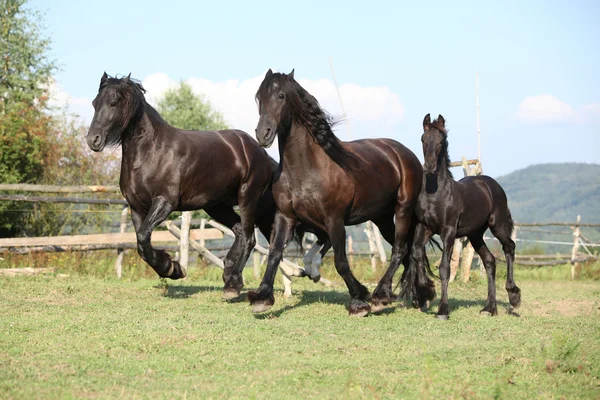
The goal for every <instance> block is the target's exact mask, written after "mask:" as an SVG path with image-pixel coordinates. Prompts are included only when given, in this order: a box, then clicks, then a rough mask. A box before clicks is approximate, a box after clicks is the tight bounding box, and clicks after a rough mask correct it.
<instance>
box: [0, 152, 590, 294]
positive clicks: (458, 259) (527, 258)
mask: <svg viewBox="0 0 600 400" xmlns="http://www.w3.org/2000/svg"><path fill="white" fill-rule="evenodd" d="M451 165H452V166H462V167H463V170H464V173H465V175H467V176H468V175H477V174H480V173H481V164H480V163H479V161H478V160H467V159H466V158H464V157H463V160H462V161H461V162H453V163H452V164H451ZM0 191H9V192H10V191H26V192H38V193H55V194H56V193H68V194H98V193H118V194H120V189H119V188H118V187H117V186H51V185H28V184H15V185H13V184H0ZM2 200H6V201H23V202H34V203H37V202H43V203H74V204H104V205H122V206H124V207H123V209H122V212H121V216H120V220H119V225H118V226H119V229H120V232H119V233H105V234H90V235H73V236H55V237H45V238H8V239H0V252H3V251H12V252H16V253H21V254H23V253H29V252H50V251H92V250H105V249H116V250H117V259H116V261H115V272H116V274H117V276H119V277H120V276H121V274H122V262H123V255H124V251H125V250H126V249H134V248H136V237H135V233H134V232H127V226H128V218H129V217H128V215H129V210H128V208H127V202H126V201H125V200H123V199H122V198H119V199H98V198H83V197H49V196H29V195H22V194H12V195H8V194H2V193H0V201H2ZM163 225H164V226H165V227H166V228H167V229H168V230H167V231H156V232H154V233H153V235H152V241H153V243H155V244H153V245H154V246H155V247H156V248H158V249H166V250H171V251H178V252H179V257H180V259H179V261H180V263H181V265H182V268H185V269H187V267H188V260H189V248H190V247H191V248H192V249H193V250H194V251H197V252H198V253H199V255H201V256H202V257H204V258H205V259H207V260H208V261H210V262H211V263H212V264H213V265H215V266H218V267H220V268H223V262H222V260H221V259H220V258H219V257H217V256H216V255H215V254H214V253H213V252H211V250H209V249H208V248H207V247H206V241H207V240H219V239H222V238H223V237H224V236H230V237H232V236H233V233H232V232H231V230H229V229H228V228H227V227H225V226H223V225H220V224H218V223H217V222H216V221H208V220H191V214H190V213H188V212H185V213H183V214H182V218H181V220H180V221H167V222H165V223H164V224H163ZM191 225H200V229H191V230H190V226H191ZM206 225H209V226H211V228H207V227H206ZM178 226H180V228H179V227H178ZM547 226H564V227H570V228H571V230H572V231H573V241H572V242H556V241H547V242H548V243H558V244H563V245H566V244H571V245H572V249H571V253H570V254H559V255H552V256H546V255H542V256H531V255H520V254H517V255H516V260H517V263H519V264H522V265H536V266H550V265H558V264H564V263H565V262H571V264H572V271H571V275H572V277H573V278H575V274H576V270H577V269H578V268H579V264H580V263H582V262H587V261H595V260H597V259H598V258H597V256H596V255H594V254H592V252H591V251H590V248H594V247H599V246H600V244H596V243H592V241H590V240H589V239H588V238H586V237H585V235H583V234H582V232H581V228H582V227H600V224H592V223H581V218H580V217H579V216H578V217H577V221H576V222H575V223H568V222H548V223H515V231H514V233H513V239H514V240H516V241H517V242H519V241H523V242H528V240H525V239H520V238H518V237H517V232H518V230H519V229H521V228H522V227H547ZM364 233H365V235H366V237H367V244H368V247H369V250H368V251H360V250H356V249H355V245H356V243H353V240H352V237H351V236H349V237H348V240H347V242H348V243H347V245H348V254H349V255H350V256H353V255H354V256H355V255H366V256H369V257H370V261H371V266H372V269H373V271H375V269H376V264H377V262H378V260H379V262H381V263H382V264H384V265H385V264H386V263H387V255H386V252H385V249H384V246H383V241H382V238H381V234H380V232H379V230H378V229H377V227H376V226H375V225H374V224H372V223H371V222H368V223H367V224H366V225H365V229H364ZM486 239H494V238H486ZM173 242H177V245H173V244H170V243H173ZM530 242H534V243H544V241H530ZM463 245H464V246H463ZM580 249H583V250H585V251H586V253H587V254H585V253H581V252H580ZM330 253H331V252H330ZM254 254H255V255H254V256H253V261H254V270H255V275H258V271H259V267H260V265H261V264H262V263H264V261H265V259H266V255H267V254H268V249H267V248H265V247H263V246H261V245H260V244H258V241H257V245H256V247H255V252H254ZM261 255H262V258H261ZM284 255H285V256H286V257H290V256H297V257H302V255H301V254H292V253H291V252H290V251H289V250H286V254H284ZM474 257H475V255H474V251H473V249H472V247H471V246H470V245H469V244H468V243H466V241H465V240H464V239H457V241H456V242H455V246H454V252H453V255H452V263H451V280H454V279H455V277H456V274H457V272H458V267H459V263H460V264H461V265H462V268H461V270H462V272H461V279H462V280H463V281H468V279H469V274H470V269H471V265H472V262H473V259H474ZM261 259H262V261H261ZM302 270H303V268H302V267H300V266H299V265H297V264H296V263H294V262H292V261H290V260H289V259H288V258H286V259H284V261H283V262H282V263H281V271H282V275H283V280H284V286H285V288H286V295H288V294H291V279H290V277H292V276H298V275H301V274H302ZM481 270H482V273H483V269H481ZM322 282H323V283H324V284H330V282H329V281H327V280H324V279H322Z"/></svg>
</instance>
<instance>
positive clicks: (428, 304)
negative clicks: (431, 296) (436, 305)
mask: <svg viewBox="0 0 600 400" xmlns="http://www.w3.org/2000/svg"><path fill="white" fill-rule="evenodd" d="M430 305H431V303H430V302H429V300H427V301H426V302H425V304H423V305H421V306H420V307H419V310H420V311H421V312H427V311H429V306H430Z"/></svg>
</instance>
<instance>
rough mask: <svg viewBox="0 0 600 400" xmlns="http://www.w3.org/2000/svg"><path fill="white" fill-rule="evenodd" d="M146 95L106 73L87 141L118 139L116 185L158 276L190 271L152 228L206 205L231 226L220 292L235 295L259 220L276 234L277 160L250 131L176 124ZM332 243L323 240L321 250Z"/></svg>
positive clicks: (97, 144)
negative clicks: (158, 242)
mask: <svg viewBox="0 0 600 400" xmlns="http://www.w3.org/2000/svg"><path fill="white" fill-rule="evenodd" d="M144 93H145V90H144V88H143V87H142V85H141V84H140V83H137V82H134V81H133V80H131V79H130V77H129V76H127V77H125V78H122V79H118V78H112V77H109V76H108V75H107V74H106V73H104V75H102V78H101V80H100V88H99V90H98V95H97V96H96V98H95V99H94V101H93V102H92V104H93V106H94V109H95V112H94V118H93V119H92V123H91V125H90V129H89V132H88V134H87V143H88V145H89V147H90V148H91V149H92V150H94V151H102V150H103V149H104V147H105V146H106V145H119V144H120V145H121V147H122V150H123V156H122V162H121V177H120V182H119V185H120V188H121V192H122V193H123V196H124V197H125V199H126V200H127V202H128V203H129V206H130V208H131V219H132V221H133V225H134V227H135V231H136V233H137V242H138V252H139V254H140V256H141V257H142V258H143V259H144V261H146V262H147V263H148V264H149V265H150V266H151V267H152V268H153V269H154V270H155V271H156V273H157V274H158V275H159V276H161V277H163V278H171V279H179V278H183V277H184V276H185V273H184V271H182V269H181V266H180V265H179V263H178V262H177V261H175V260H172V259H171V256H169V254H167V253H166V252H164V251H162V250H155V249H154V248H152V245H151V243H150V238H151V234H152V231H153V230H154V229H155V228H156V227H157V226H158V225H159V224H160V223H161V222H163V221H164V220H165V219H166V218H167V216H168V215H169V214H170V213H171V212H172V211H190V210H198V209H204V210H205V211H206V213H207V214H208V215H209V216H210V217H212V218H214V219H215V220H217V221H218V222H220V223H222V224H223V225H226V226H227V227H229V228H230V229H231V230H232V231H233V232H234V234H235V241H234V243H233V245H232V246H231V249H230V250H229V252H228V253H227V256H226V257H225V260H224V267H225V269H224V272H223V281H224V283H225V286H224V289H223V297H224V298H234V297H237V296H238V295H239V293H240V290H241V289H242V287H243V279H242V271H243V268H244V265H245V264H246V261H247V260H248V257H249V255H250V252H251V251H252V249H253V248H254V245H255V242H256V239H255V236H254V226H255V225H256V226H257V227H258V228H259V229H260V231H261V232H262V233H263V235H265V237H266V238H267V239H270V237H271V229H272V225H273V219H274V215H275V203H274V200H273V195H272V192H271V184H272V178H273V173H274V171H275V170H276V169H277V163H276V162H275V161H274V160H273V159H271V158H270V157H269V156H268V155H267V153H266V152H265V151H264V149H262V148H261V147H260V146H259V145H258V143H257V142H256V141H255V140H254V139H253V138H252V137H250V136H249V135H248V134H246V133H245V132H242V131H239V130H222V131H208V132H201V131H185V130H181V129H177V128H175V127H172V126H171V125H169V124H168V123H167V122H165V121H164V120H163V119H162V118H161V116H160V115H159V114H158V112H156V110H155V109H154V108H153V107H152V106H150V105H149V104H148V103H147V102H146V100H145V98H144ZM235 205H238V206H239V215H238V214H237V213H236V212H235V211H234V209H233V207H234V206H235ZM299 233H300V234H301V233H302V232H299ZM328 248H329V245H328V243H325V245H324V247H323V250H322V254H324V253H325V252H326V251H327V249H328Z"/></svg>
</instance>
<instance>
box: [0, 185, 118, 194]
mask: <svg viewBox="0 0 600 400" xmlns="http://www.w3.org/2000/svg"><path fill="white" fill-rule="evenodd" d="M0 191H3V192H38V193H121V189H119V187H118V186H105V185H98V186H84V185H79V186H54V185H32V184H26V183H17V184H7V183H0Z"/></svg>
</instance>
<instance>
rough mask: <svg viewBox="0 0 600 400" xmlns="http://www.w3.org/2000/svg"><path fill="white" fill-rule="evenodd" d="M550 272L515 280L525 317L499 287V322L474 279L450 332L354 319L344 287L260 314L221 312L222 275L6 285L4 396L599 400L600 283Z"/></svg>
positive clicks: (458, 292) (392, 320) (303, 291)
mask: <svg viewBox="0 0 600 400" xmlns="http://www.w3.org/2000/svg"><path fill="white" fill-rule="evenodd" d="M46 266H48V265H46ZM63 269H64V268H63ZM59 270H60V268H59ZM500 270H503V267H500ZM546 271H547V270H546ZM552 271H553V272H550V273H548V272H541V270H539V271H537V272H536V271H533V272H531V271H530V272H523V271H520V270H518V273H517V284H518V285H519V286H520V287H521V289H522V291H523V305H522V307H521V308H520V309H519V313H520V315H521V316H520V317H516V316H513V315H509V314H508V313H507V307H508V304H507V299H506V292H505V291H504V289H503V279H502V278H500V279H499V284H498V287H499V291H498V293H499V300H500V302H499V313H500V315H499V316H498V317H495V318H490V317H487V318H486V317H480V316H479V315H478V312H479V310H480V309H481V308H482V307H483V304H484V298H485V292H486V287H485V284H484V283H483V282H482V281H480V280H479V279H475V281H474V282H471V283H469V284H460V283H453V284H451V287H450V296H451V302H450V305H451V309H452V310H451V318H450V320H449V321H438V320H436V319H435V318H434V317H433V314H432V312H433V311H432V312H430V313H429V314H424V313H421V312H419V311H417V310H414V309H407V308H402V307H398V308H391V309H388V310H387V311H386V312H384V313H382V314H380V315H370V316H368V317H366V318H362V319H357V318H350V317H348V316H347V312H346V310H345V304H346V303H347V301H348V295H347V292H346V290H345V288H344V287H343V286H340V287H335V288H325V287H324V286H322V285H315V284H313V283H312V282H309V281H308V280H305V279H303V280H296V281H295V283H294V290H295V293H294V297H293V298H292V299H289V300H285V299H284V298H283V297H282V292H281V291H280V290H279V291H278V292H277V293H276V305H275V307H274V308H273V309H272V310H271V312H268V313H265V314H263V315H253V314H251V312H250V307H249V306H248V305H247V303H245V302H238V303H224V302H222V301H221V299H220V296H221V292H220V288H221V282H220V278H219V273H218V271H217V270H215V269H203V268H197V269H195V270H192V273H191V274H190V276H189V277H188V278H187V279H186V280H184V281H165V282H161V281H159V279H157V278H148V277H141V278H139V279H138V278H136V279H132V280H123V281H118V280H116V279H113V278H102V277H98V276H94V274H84V273H82V272H81V271H80V272H73V271H71V272H70V273H69V274H68V276H62V275H59V274H54V275H50V276H37V277H11V278H6V277H3V278H0V299H1V303H2V306H1V307H0V398H4V399H6V398H18V399H30V398H45V399H53V398H131V399H133V398H175V399H176V398H261V399H262V398H350V399H352V398H511V399H513V398H569V399H571V398H596V399H597V398H600V318H599V317H600V282H599V281H593V280H583V281H576V282H571V281H568V280H566V279H564V278H565V277H566V276H568V267H565V268H556V269H554V270H552ZM62 272H65V271H62ZM67 272H68V271H67ZM247 272H250V271H247ZM325 273H327V274H329V275H328V277H331V278H334V279H336V280H337V281H338V282H339V281H340V279H339V278H336V277H335V273H333V272H331V268H327V269H326V270H325ZM473 275H474V277H475V278H477V274H473ZM150 276H151V275H150ZM257 284H258V282H257V281H256V280H254V279H253V278H252V277H251V275H250V274H248V275H247V284H246V286H247V287H249V288H253V287H256V286H257ZM277 284H278V285H277V287H278V289H281V285H280V284H279V280H278V281H277ZM433 306H434V308H435V307H436V306H437V300H436V301H435V302H434V304H433Z"/></svg>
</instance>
